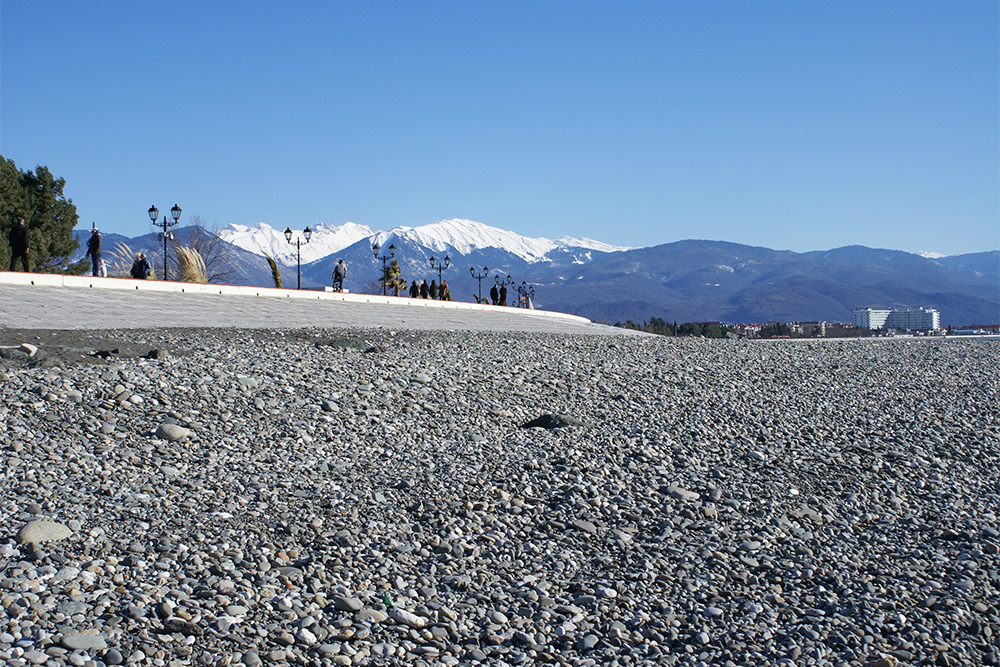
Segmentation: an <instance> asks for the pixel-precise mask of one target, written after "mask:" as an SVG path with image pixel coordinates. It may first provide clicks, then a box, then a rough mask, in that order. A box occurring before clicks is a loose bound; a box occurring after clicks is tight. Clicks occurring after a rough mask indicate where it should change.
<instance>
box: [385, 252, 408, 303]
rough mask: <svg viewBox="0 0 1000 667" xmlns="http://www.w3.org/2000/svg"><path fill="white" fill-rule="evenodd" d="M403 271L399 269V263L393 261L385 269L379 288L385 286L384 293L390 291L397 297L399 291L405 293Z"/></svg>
mask: <svg viewBox="0 0 1000 667" xmlns="http://www.w3.org/2000/svg"><path fill="white" fill-rule="evenodd" d="M402 274H403V270H402V269H401V268H399V262H397V261H396V260H395V259H394V260H392V261H391V262H389V264H388V265H386V267H385V273H383V274H382V278H381V280H379V286H382V285H385V287H386V291H388V290H392V294H393V295H394V296H399V291H400V290H403V291H404V292H405V291H406V285H407V283H406V281H405V280H404V279H403V277H402Z"/></svg>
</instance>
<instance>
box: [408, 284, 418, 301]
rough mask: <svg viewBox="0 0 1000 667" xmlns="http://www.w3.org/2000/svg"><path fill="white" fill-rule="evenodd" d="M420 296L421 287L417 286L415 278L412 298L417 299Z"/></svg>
mask: <svg viewBox="0 0 1000 667" xmlns="http://www.w3.org/2000/svg"><path fill="white" fill-rule="evenodd" d="M418 296H420V288H419V287H417V281H416V280H414V281H413V284H412V285H410V298H411V299H416V298H417V297H418Z"/></svg>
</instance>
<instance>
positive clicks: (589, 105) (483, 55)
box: [0, 0, 1000, 254]
mask: <svg viewBox="0 0 1000 667" xmlns="http://www.w3.org/2000/svg"><path fill="white" fill-rule="evenodd" d="M998 6H1000V5H998V3H997V2H995V0H965V1H962V2H938V1H934V2H921V1H919V0H906V1H901V2H885V1H878V0H875V1H852V0H846V1H838V2H801V1H792V2H774V1H767V0H762V1H759V2H743V1H740V2H727V1H723V0H717V1H712V2H693V1H692V2H679V1H669V0H659V1H656V2H641V1H627V2H610V1H608V2H590V1H587V0H573V1H566V2H564V1H561V0H546V1H544V2H537V1H532V2H516V1H510V0H504V2H491V3H488V2H473V1H468V0H463V1H461V2H438V1H434V0H427V1H422V2H410V1H406V2H404V1H399V2H379V1H365V2H362V1H357V2H289V3H277V2H253V1H242V2H217V1H213V0H201V1H199V2H186V1H169V2H133V1H129V2H119V1H98V0H94V1H92V2H77V1H62V2H55V1H52V0H30V1H29V0H0V40H2V41H0V152H2V154H3V155H4V156H5V157H7V158H9V159H13V160H14V161H15V162H16V163H17V165H18V166H19V167H20V168H22V169H34V167H35V166H36V165H39V164H41V165H45V166H47V167H49V168H50V169H51V170H52V171H53V173H55V174H56V175H57V176H62V177H63V178H65V179H66V180H67V187H66V193H67V195H68V196H69V197H70V198H72V199H73V201H74V203H75V204H76V205H77V208H78V212H79V214H80V220H81V224H82V225H87V226H89V224H90V223H91V221H95V222H96V223H97V224H98V226H99V227H101V228H102V229H104V230H106V231H114V232H119V233H123V234H127V235H130V236H134V235H138V234H142V233H146V232H148V231H150V225H149V220H148V217H147V216H146V209H147V208H149V205H150V204H156V205H157V207H158V208H160V209H161V210H166V209H168V208H170V207H171V206H172V205H174V204H175V203H176V204H179V205H180V206H181V207H182V208H183V209H184V214H185V217H186V216H188V215H190V214H197V215H200V216H201V217H202V218H203V219H204V220H205V221H206V222H208V223H209V224H212V225H219V226H221V225H225V224H227V223H230V222H237V223H241V224H254V223H256V222H258V221H264V222H267V223H269V224H271V225H273V226H275V227H285V226H291V227H293V228H301V227H304V226H306V225H314V224H316V223H317V222H327V223H333V224H340V223H343V222H346V221H353V222H357V223H362V224H366V225H369V226H371V227H373V228H375V229H388V228H390V227H394V226H397V225H411V226H415V225H420V224H426V223H429V222H436V221H438V220H441V219H447V218H469V219H473V220H478V221H480V222H483V223H486V224H489V225H493V226H496V227H501V228H504V229H511V230H514V231H516V232H519V233H521V234H525V235H530V236H547V237H551V238H555V237H559V236H564V235H568V236H585V237H590V238H594V239H597V240H600V241H604V242H608V243H616V244H622V245H633V246H644V245H656V244H660V243H669V242H672V241H677V240H681V239H687V238H705V239H717V240H725V241H733V242H737V243H745V244H749V245H760V246H766V247H771V248H776V249H790V250H795V251H806V250H817V249H827V248H833V247H838V246H843V245H851V244H861V245H867V246H871V247H884V248H895V249H900V250H908V251H919V250H928V251H936V252H943V253H946V254H957V253H963V252H977V251H983V250H993V249H997V248H1000V157H998V156H1000V131H998V125H1000V121H998V118H1000V73H998V70H1000V64H998V63H1000V46H998V33H1000V27H998V26H1000V15H998Z"/></svg>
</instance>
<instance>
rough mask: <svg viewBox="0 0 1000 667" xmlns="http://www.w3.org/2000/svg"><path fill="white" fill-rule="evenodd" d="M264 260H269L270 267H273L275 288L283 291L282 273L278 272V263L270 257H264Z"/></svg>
mask: <svg viewBox="0 0 1000 667" xmlns="http://www.w3.org/2000/svg"><path fill="white" fill-rule="evenodd" d="M264 259H266V260H267V264H268V266H270V267H271V279H272V280H273V281H274V286H275V287H277V288H278V289H281V271H279V270H278V263H277V262H276V261H274V257H271V256H270V255H264Z"/></svg>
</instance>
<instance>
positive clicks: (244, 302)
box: [0, 271, 631, 335]
mask: <svg viewBox="0 0 1000 667" xmlns="http://www.w3.org/2000/svg"><path fill="white" fill-rule="evenodd" d="M312 326H316V327H391V328H400V329H421V330H458V331H526V332H539V333H542V332H548V333H582V334H596V335H628V334H629V333H631V332H627V331H625V330H623V329H616V328H614V327H609V326H605V325H600V324H594V323H592V322H591V321H590V320H588V319H585V318H583V317H578V316H576V315H567V314H565V313H555V312H549V311H543V310H525V309H520V308H510V307H501V306H489V305H480V304H476V303H466V302H462V301H430V300H426V299H410V298H404V297H383V296H381V295H370V294H340V293H333V292H319V291H314V290H292V289H274V288H266V287H242V286H235V285H198V284H193V283H181V282H164V281H155V280H132V279H126V278H93V277H90V276H63V275H51V274H36V273H11V272H3V271H0V331H2V330H3V329H122V328H127V329H132V328H158V327H226V328H299V327H312Z"/></svg>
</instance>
